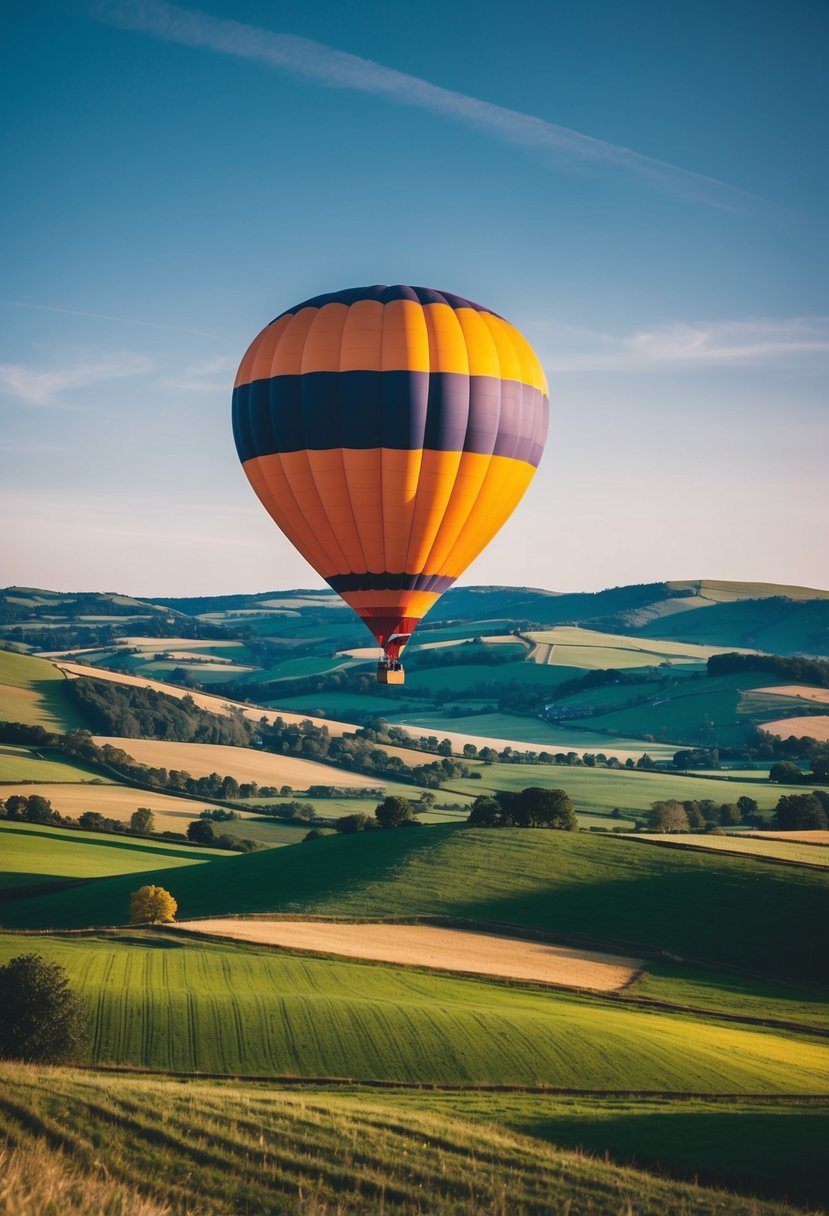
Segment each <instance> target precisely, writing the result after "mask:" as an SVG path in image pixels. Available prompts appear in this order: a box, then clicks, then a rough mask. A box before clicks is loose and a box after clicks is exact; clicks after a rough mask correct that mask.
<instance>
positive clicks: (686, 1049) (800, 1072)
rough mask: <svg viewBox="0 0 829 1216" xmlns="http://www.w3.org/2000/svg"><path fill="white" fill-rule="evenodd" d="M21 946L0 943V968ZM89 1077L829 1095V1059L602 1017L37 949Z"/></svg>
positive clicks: (78, 944)
mask: <svg viewBox="0 0 829 1216" xmlns="http://www.w3.org/2000/svg"><path fill="white" fill-rule="evenodd" d="M30 947H31V939H30V938H26V937H18V936H16V935H14V934H3V935H2V936H0V960H2V961H5V960H6V959H8V958H11V957H14V956H15V955H17V954H20V953H23V952H25V950H26V949H28V948H30ZM37 951H38V953H40V954H42V955H43V956H44V957H45V958H47V959H49V960H54V961H56V962H59V963H60V964H61V965H62V966H64V967H65V968H66V970H67V972H68V974H69V976H70V977H71V980H72V982H73V985H74V986H75V987H76V988H77V990H78V991H79V992H80V993H81V994H83V995H85V996H87V997H88V998H89V1000H90V1004H91V1008H92V1011H93V1052H92V1058H93V1061H94V1062H95V1063H100V1064H106V1063H120V1064H132V1065H137V1066H147V1067H152V1068H162V1069H171V1070H174V1071H185V1072H186V1071H200V1072H224V1073H245V1074H260V1075H261V1074H272V1075H295V1076H305V1077H325V1076H336V1077H353V1078H356V1079H362V1080H370V1079H378V1080H398V1081H424V1082H429V1081H433V1082H462V1083H466V1084H468V1083H479V1082H494V1083H505V1084H519V1085H538V1084H542V1085H552V1086H562V1087H566V1088H584V1089H602V1090H607V1089H610V1090H628V1089H646V1090H666V1091H674V1090H675V1091H680V1092H684V1091H694V1092H702V1093H715V1092H733V1093H758V1092H759V1093H804V1092H811V1093H829V1043H826V1042H818V1041H811V1040H809V1039H808V1038H805V1037H798V1036H793V1035H789V1036H787V1037H783V1036H782V1035H778V1034H774V1033H771V1032H768V1031H764V1030H756V1029H746V1028H743V1027H735V1026H729V1025H715V1024H709V1023H707V1022H705V1021H702V1020H700V1019H689V1018H683V1017H681V1016H678V1015H675V1014H668V1013H660V1012H651V1013H649V1014H648V1015H647V1016H643V1015H642V1013H641V1012H640V1011H639V1010H638V1009H635V1008H627V1007H624V1006H621V1005H614V1004H613V1003H612V1002H609V1001H601V1000H597V999H595V998H594V999H587V998H579V997H576V996H570V995H567V994H562V993H557V992H552V991H545V992H533V991H530V990H527V989H521V988H519V987H511V986H509V985H507V984H497V983H486V982H484V981H481V980H476V979H454V978H450V977H446V976H443V975H438V974H431V973H428V972H418V971H415V970H413V969H410V968H395V967H388V966H382V965H372V964H364V963H356V962H349V961H339V960H336V961H335V960H332V959H321V958H320V959H316V958H313V957H311V956H307V955H291V954H287V953H284V952H282V951H277V950H272V949H267V948H262V947H257V946H251V945H246V944H242V943H232V944H231V943H227V942H220V941H216V942H201V941H189V940H187V939H183V938H181V937H180V936H178V935H177V934H175V932H170V931H155V932H150V931H144V932H139V931H129V930H124V931H122V932H121V933H119V934H117V935H107V936H101V937H91V936H88V935H84V936H82V937H72V936H69V937H60V936H49V935H41V936H39V937H38V938H37Z"/></svg>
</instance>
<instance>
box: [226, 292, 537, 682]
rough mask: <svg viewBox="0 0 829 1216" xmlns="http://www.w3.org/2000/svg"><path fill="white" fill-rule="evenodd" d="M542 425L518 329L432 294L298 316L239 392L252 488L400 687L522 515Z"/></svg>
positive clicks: (324, 302) (240, 445) (329, 305)
mask: <svg viewBox="0 0 829 1216" xmlns="http://www.w3.org/2000/svg"><path fill="white" fill-rule="evenodd" d="M548 416H549V401H548V390H547V380H546V377H545V375H544V372H543V370H542V368H541V365H540V364H539V362H538V359H537V358H536V356H535V354H534V353H533V351H532V349H531V347H530V346H529V344H528V343H527V342H526V340H525V339H524V338H523V337H522V336H521V334H520V333H519V332H518V331H517V330H516V329H514V328H513V326H511V325H510V324H508V322H506V321H505V320H503V318H502V317H499V316H498V315H497V314H496V313H494V312H491V311H490V310H489V309H486V308H483V307H481V305H479V304H473V303H472V302H471V301H470V300H465V299H462V298H461V297H459V296H454V295H448V294H447V293H446V292H438V291H432V290H431V289H429V288H423V287H402V286H395V287H384V286H374V287H358V288H353V289H351V290H348V291H340V292H334V293H333V294H331V295H325V296H317V297H315V298H314V299H311V300H306V301H305V303H303V304H298V305H297V306H296V307H295V308H291V309H288V311H287V312H284V313H282V314H281V315H280V316H278V317H277V318H276V320H275V321H272V322H271V324H270V325H268V326H266V327H265V329H263V330H262V332H261V333H260V334H259V335H258V336H257V337H256V338H255V339H254V340H253V342H252V343H251V345H250V347H249V348H248V350H247V352H246V354H245V356H244V358H243V359H242V362H241V365H240V367H239V372H238V374H237V377H236V386H235V388H234V392H233V433H234V438H235V441H236V448H237V451H238V453H239V459H240V460H241V461H242V465H243V467H244V469H245V472H246V474H247V476H248V479H249V481H250V483H251V485H252V487H253V489H254V491H255V493H256V494H257V496H258V498H259V499H260V501H261V502H262V504H263V506H264V507H265V509H266V510H267V512H268V513H269V515H270V516H271V517H272V519H273V520H274V521H275V523H276V524H277V525H278V526H279V527H280V528H281V529H282V531H283V532H284V533H285V535H286V536H287V537H288V539H289V540H290V541H291V542H292V544H294V545H295V546H296V548H297V549H298V550H299V552H300V553H301V554H302V555H303V557H305V558H306V560H307V561H308V562H310V564H311V565H312V566H313V567H314V569H315V570H316V571H317V572H318V573H319V574H320V575H322V577H323V578H324V579H325V580H326V581H327V582H328V584H329V585H330V586H331V587H332V588H333V589H334V590H335V591H336V592H337V593H338V594H339V595H340V596H341V597H342V599H343V600H345V602H346V603H347V604H348V605H349V606H350V607H351V608H353V610H354V611H355V612H356V613H357V615H358V616H359V617H360V618H361V619H362V620H363V621H364V622H365V624H366V625H367V627H368V628H369V630H370V631H371V633H372V634H373V635H374V637H375V638H376V640H377V643H378V645H379V646H380V647H381V648H382V650H383V653H384V658H383V659H382V661H381V667H380V668H379V669H378V678H383V679H384V682H386V683H402V679H403V676H402V670H401V669H400V662H399V660H400V654H401V652H402V650H403V647H404V646H405V645H406V643H407V642H408V640H409V638H410V637H411V635H412V633H413V631H414V629H415V628H416V627H417V625H418V623H419V622H420V621H421V620H422V619H423V617H424V616H425V615H426V613H427V612H428V611H429V610H430V609H431V608H432V607H433V606H434V604H435V603H436V601H437V600H438V598H439V597H440V596H441V595H442V594H443V592H444V591H446V589H447V588H448V587H450V586H451V585H452V583H453V582H454V581H455V579H456V578H458V576H459V575H460V574H462V573H463V571H464V570H465V569H466V567H467V566H468V565H469V563H470V562H471V561H473V560H474V558H475V557H477V556H478V554H479V553H480V552H481V550H482V549H483V548H484V547H485V545H487V544H488V542H489V541H490V540H491V539H492V537H493V536H494V535H495V533H496V532H497V531H498V529H499V528H500V527H501V525H502V524H503V523H504V521H505V520H506V519H507V518H508V517H509V515H510V514H511V513H512V511H513V510H514V509H515V507H516V506H517V505H518V502H519V501H520V499H521V497H522V496H523V494H524V492H525V490H526V489H527V486H528V485H529V483H530V481H531V480H532V478H533V475H534V473H535V470H536V467H537V466H538V462H539V460H540V459H541V453H542V452H543V450H544V443H545V440H546V437H547V424H548ZM382 671H384V672H386V677H383V676H382V675H381V674H380V673H381V672H382Z"/></svg>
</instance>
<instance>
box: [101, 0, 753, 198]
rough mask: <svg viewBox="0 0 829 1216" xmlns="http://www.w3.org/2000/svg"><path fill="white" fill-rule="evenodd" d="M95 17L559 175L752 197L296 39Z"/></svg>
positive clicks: (161, 7) (129, 16) (131, 5)
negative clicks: (455, 135)
mask: <svg viewBox="0 0 829 1216" xmlns="http://www.w3.org/2000/svg"><path fill="white" fill-rule="evenodd" d="M93 12H94V14H95V15H96V16H97V17H98V18H99V19H101V20H102V21H106V22H108V23H109V24H112V25H117V26H120V27H122V28H124V29H130V30H136V31H140V32H141V33H145V34H150V35H151V36H153V37H155V38H159V39H162V40H163V41H165V42H176V43H180V44H181V45H183V46H191V47H198V48H201V49H204V50H209V51H216V52H218V53H220V54H224V55H233V56H235V57H236V58H240V59H252V60H256V61H258V62H260V63H265V64H267V65H268V66H270V67H272V68H276V69H278V70H281V71H286V72H290V73H292V74H293V75H296V76H303V77H305V78H306V79H308V80H313V81H315V82H316V83H318V84H320V85H323V86H326V87H328V88H338V89H350V90H353V91H356V92H360V93H372V94H374V95H376V96H380V97H385V98H387V99H388V100H389V101H392V102H395V103H396V104H398V105H403V106H410V107H414V108H417V109H421V110H428V111H430V112H432V113H434V114H439V115H441V116H442V117H445V118H449V119H452V120H454V121H456V122H461V123H465V124H466V125H468V126H472V127H475V128H477V129H478V130H480V131H484V132H486V133H487V134H489V135H491V136H493V137H495V138H498V139H500V140H503V141H504V142H506V143H511V144H518V145H520V146H521V147H524V148H526V149H527V150H529V151H531V152H533V153H534V154H535V155H537V156H539V157H540V158H541V159H543V160H544V161H545V162H546V163H548V164H550V165H552V166H554V167H556V168H558V169H565V170H567V169H570V170H572V169H573V168H574V167H576V166H580V167H581V168H582V169H583V168H584V167H586V166H595V167H600V168H605V169H607V168H611V169H616V170H618V171H622V172H625V173H627V174H633V175H635V176H636V177H638V178H640V179H643V178H644V179H647V180H649V181H650V182H651V183H652V184H654V185H657V186H660V187H662V188H663V189H666V190H670V191H672V192H674V193H677V194H681V195H683V196H685V197H691V198H694V199H696V200H698V201H704V202H707V203H710V204H712V205H716V206H727V205H733V203H734V202H735V201H736V200H737V198H738V197H739V196H742V198H743V199H745V198H747V197H750V196H748V195H746V194H745V193H744V192H743V191H740V190H738V189H736V188H735V187H732V186H729V185H727V184H726V183H724V182H721V181H718V180H716V179H715V178H711V177H706V176H705V175H704V174H701V173H694V172H692V171H691V170H688V169H683V168H680V167H679V166H678V165H672V164H669V163H667V162H665V161H661V160H657V159H655V158H654V157H650V156H645V155H643V154H642V153H640V152H635V151H633V149H631V148H626V147H622V146H621V145H619V144H612V143H607V142H606V141H605V140H601V139H594V138H593V137H592V136H590V135H584V134H582V132H580V131H574V130H572V129H571V128H569V127H563V126H560V125H559V124H557V123H553V122H547V121H546V120H545V119H542V118H537V117H535V116H534V115H531V114H523V113H521V112H520V111H518V110H510V109H508V108H506V107H505V106H499V105H495V104H493V103H492V102H488V101H482V100H481V99H480V98H477V97H469V96H467V95H466V94H463V93H456V92H454V91H453V90H452V89H445V88H442V87H441V86H439V85H435V84H431V83H430V82H429V81H427V80H422V79H420V78H419V77H417V76H411V75H409V74H408V73H406V72H400V71H397V70H396V69H395V68H388V67H384V66H383V65H382V64H379V63H375V62H374V61H373V60H370V59H363V58H361V57H360V56H358V55H351V54H349V53H348V52H346V51H338V50H335V49H334V48H333V47H329V46H325V45H324V44H322V43H319V42H313V41H312V40H311V39H309V38H300V37H298V36H297V35H295V34H281V33H275V32H274V31H272V30H265V29H259V28H257V27H256V26H252V25H245V24H243V23H242V22H239V21H225V20H221V19H219V18H217V17H212V16H210V15H209V14H207V13H202V12H199V11H197V10H191V9H185V8H181V7H179V6H178V5H174V4H167V3H165V2H164V0H95V3H94V6H93Z"/></svg>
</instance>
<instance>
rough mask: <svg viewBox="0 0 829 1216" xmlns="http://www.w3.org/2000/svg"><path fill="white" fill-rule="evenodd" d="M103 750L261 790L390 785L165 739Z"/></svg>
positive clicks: (308, 763)
mask: <svg viewBox="0 0 829 1216" xmlns="http://www.w3.org/2000/svg"><path fill="white" fill-rule="evenodd" d="M94 739H95V742H96V743H97V744H98V745H99V746H103V745H104V744H105V743H108V744H110V746H111V747H120V748H122V749H123V750H124V751H125V752H126V753H127V755H128V756H132V757H133V759H134V760H137V761H138V762H139V764H148V765H150V766H151V767H156V768H166V769H168V770H169V769H183V770H184V772H186V773H189V774H190V776H191V777H209V776H210V774H211V773H218V774H219V775H220V776H221V777H228V776H229V777H235V778H236V780H237V781H239V782H242V781H256V782H258V784H259V785H276V786H280V785H290V786H292V787H293V788H294V789H298V790H303V789H307V788H308V786H309V785H334V786H343V787H347V788H349V789H368V788H371V789H376V788H377V787H378V786H381V785H385V784H386V782H384V781H383V780H382V779H380V778H378V777H372V778H369V777H363V776H361V775H360V774H359V773H350V772H348V770H347V769H344V768H333V767H332V766H331V765H330V764H320V763H318V762H317V761H316V760H303V759H301V758H300V757H298V756H278V755H275V754H274V753H272V752H261V751H254V749H253V748H251V747H225V746H224V745H222V744H218V743H171V742H168V741H166V740H159V739H127V738H122V737H119V736H107V735H95V736H94Z"/></svg>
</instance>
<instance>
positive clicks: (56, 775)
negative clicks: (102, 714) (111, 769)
mask: <svg viewBox="0 0 829 1216" xmlns="http://www.w3.org/2000/svg"><path fill="white" fill-rule="evenodd" d="M90 777H100V773H99V772H98V770H97V769H95V768H91V767H90V766H89V765H86V764H82V763H79V762H78V761H77V760H71V761H70V760H64V759H63V758H62V757H60V755H59V753H57V752H53V753H51V754H50V753H48V752H39V751H35V750H34V749H33V748H29V747H14V746H12V745H10V744H6V743H4V744H0V783H2V782H5V781H86V780H89V778H90ZM33 792H35V793H36V792H37V791H33ZM0 797H3V789H2V785H1V784H0Z"/></svg>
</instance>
